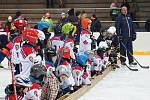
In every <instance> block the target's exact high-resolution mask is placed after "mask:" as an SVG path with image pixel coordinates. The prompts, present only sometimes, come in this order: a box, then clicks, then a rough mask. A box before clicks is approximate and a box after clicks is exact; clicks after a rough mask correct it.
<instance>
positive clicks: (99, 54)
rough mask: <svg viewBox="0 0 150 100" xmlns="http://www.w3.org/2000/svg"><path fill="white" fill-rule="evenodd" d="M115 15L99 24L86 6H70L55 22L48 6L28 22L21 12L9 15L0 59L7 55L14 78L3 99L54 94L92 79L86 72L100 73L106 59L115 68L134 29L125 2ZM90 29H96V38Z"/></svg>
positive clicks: (43, 99) (41, 99) (32, 99)
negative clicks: (107, 23)
mask: <svg viewBox="0 0 150 100" xmlns="http://www.w3.org/2000/svg"><path fill="white" fill-rule="evenodd" d="M116 19H117V20H116V24H115V27H114V26H112V27H109V28H106V29H104V30H101V23H100V21H99V20H98V19H97V17H96V15H95V14H93V15H92V16H91V17H90V18H89V17H88V16H87V13H86V12H85V11H76V12H75V10H74V9H73V8H72V9H70V10H68V12H67V13H65V12H62V13H61V14H60V20H59V22H58V23H57V24H56V26H54V25H53V20H52V18H51V15H50V13H49V12H47V13H46V14H45V15H44V16H43V17H42V18H41V20H40V21H39V22H38V23H37V24H36V25H35V26H34V28H29V27H28V21H27V19H26V18H24V17H23V16H22V14H21V12H16V16H14V17H12V16H9V17H8V21H7V22H6V24H5V28H4V30H2V31H4V34H0V63H1V62H2V61H3V60H4V58H5V57H6V58H7V59H8V60H9V61H10V66H11V72H12V78H13V79H12V80H13V81H12V84H9V85H8V86H7V87H6V88H5V93H6V98H5V99H6V100H55V99H57V98H59V97H60V96H62V95H64V94H66V93H68V92H69V93H72V92H74V91H75V90H77V89H78V88H80V87H82V85H91V78H92V77H93V76H94V75H101V74H102V73H103V71H104V70H105V69H106V68H107V66H108V65H111V66H113V68H114V69H115V68H116V67H117V68H118V67H119V66H118V63H117V62H118V59H117V58H118V53H119V51H120V50H121V51H120V52H121V53H120V54H121V56H124V57H125V56H126V52H125V51H126V49H128V50H129V51H130V52H131V53H133V49H132V41H134V40H135V39H136V33H135V31H134V27H133V23H132V20H131V19H130V17H129V16H128V14H127V7H125V6H123V7H122V8H121V14H119V15H118V16H117V17H116ZM121 25H124V26H121ZM120 30H121V31H120ZM52 32H54V36H52V34H51V33H52ZM93 32H100V35H99V37H98V38H97V39H96V38H95V37H94V36H93ZM116 33H117V34H116ZM126 40H127V41H128V42H127V41H126ZM119 43H120V44H121V46H120V50H119ZM124 44H125V47H127V48H125V47H124ZM127 54H128V53H127ZM128 58H129V64H135V63H133V58H132V55H129V54H128ZM124 63H125V58H121V64H122V65H124Z"/></svg>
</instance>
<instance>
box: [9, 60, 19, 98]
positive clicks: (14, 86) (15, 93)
mask: <svg viewBox="0 0 150 100" xmlns="http://www.w3.org/2000/svg"><path fill="white" fill-rule="evenodd" d="M10 66H11V74H12V85H13V89H14V96H15V100H18V98H17V91H16V81H15V76H14V66H13V63H12V59H11V58H10Z"/></svg>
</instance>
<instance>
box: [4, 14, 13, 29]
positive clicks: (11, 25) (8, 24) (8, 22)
mask: <svg viewBox="0 0 150 100" xmlns="http://www.w3.org/2000/svg"><path fill="white" fill-rule="evenodd" d="M7 26H8V31H9V32H10V31H11V30H12V27H13V24H12V17H11V16H8V19H7V22H6V25H5V29H6V27H7Z"/></svg>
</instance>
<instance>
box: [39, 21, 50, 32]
mask: <svg viewBox="0 0 150 100" xmlns="http://www.w3.org/2000/svg"><path fill="white" fill-rule="evenodd" d="M37 24H38V29H39V30H41V31H42V30H43V29H44V28H47V29H48V28H49V27H50V24H49V23H48V22H47V21H39V22H38V23H37Z"/></svg>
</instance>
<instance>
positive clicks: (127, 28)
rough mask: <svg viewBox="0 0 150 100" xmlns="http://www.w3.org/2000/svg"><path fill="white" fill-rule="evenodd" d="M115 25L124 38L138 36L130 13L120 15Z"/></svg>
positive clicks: (118, 33) (117, 31)
mask: <svg viewBox="0 0 150 100" xmlns="http://www.w3.org/2000/svg"><path fill="white" fill-rule="evenodd" d="M115 27H116V33H117V35H118V36H123V37H124V38H135V37H136V33H135V30H134V25H133V22H132V19H131V17H130V16H129V15H124V14H120V15H118V17H117V19H116V22H115Z"/></svg>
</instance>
